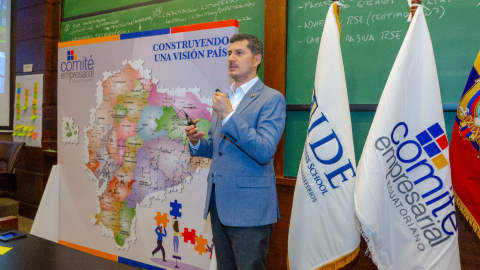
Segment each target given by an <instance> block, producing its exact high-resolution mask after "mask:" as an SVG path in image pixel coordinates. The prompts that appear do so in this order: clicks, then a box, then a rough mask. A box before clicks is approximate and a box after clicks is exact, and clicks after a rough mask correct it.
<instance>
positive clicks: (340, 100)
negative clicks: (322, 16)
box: [288, 4, 360, 270]
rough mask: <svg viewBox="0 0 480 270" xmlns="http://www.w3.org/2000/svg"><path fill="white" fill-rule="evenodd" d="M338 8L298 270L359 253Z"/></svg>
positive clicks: (320, 75) (293, 233) (314, 124)
mask: <svg viewBox="0 0 480 270" xmlns="http://www.w3.org/2000/svg"><path fill="white" fill-rule="evenodd" d="M335 9H337V12H338V7H337V6H336V4H333V5H332V6H331V7H330V9H329V10H328V14H327V18H326V20H325V27H324V29H323V34H322V40H321V42H320V49H319V52H318V59H317V67H316V74H315V88H314V90H313V98H312V106H311V112H310V121H309V125H308V135H307V140H306V142H305V148H304V151H303V155H302V161H301V163H300V168H299V172H298V177H297V185H296V187H295V195H294V199H293V206H292V215H291V219H290V229H289V235H288V254H289V255H288V256H289V267H290V269H292V270H296V269H299V270H303V269H317V268H319V267H322V266H328V267H332V268H333V269H338V268H341V267H343V266H344V265H346V264H347V263H349V262H350V261H352V260H353V259H354V258H355V256H356V255H357V254H358V251H359V244H360V235H359V234H358V233H357V231H356V229H355V220H354V205H353V191H354V185H355V182H354V181H355V174H356V172H355V168H356V166H355V153H354V148H353V138H352V125H351V120H350V108H349V103H348V96H347V85H346V82H345V72H344V68H343V60H342V53H341V49H340V33H339V25H338V24H337V18H336V15H335V11H334V10H335ZM337 14H338V13H337Z"/></svg>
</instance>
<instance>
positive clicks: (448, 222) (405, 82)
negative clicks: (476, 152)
mask: <svg viewBox="0 0 480 270" xmlns="http://www.w3.org/2000/svg"><path fill="white" fill-rule="evenodd" d="M445 135H446V134H445V121H444V119H443V110H442V101H441V98H440V87H439V84H438V76H437V69H436V66H435V58H434V55H433V48H432V42H431V40H430V34H429V32H428V28H427V23H426V21H425V16H424V13H423V7H421V6H419V7H418V9H417V11H416V14H415V16H414V18H413V21H412V23H411V24H410V27H409V30H408V32H407V35H406V37H405V40H404V41H403V44H402V47H401V48H400V52H399V53H398V56H397V59H396V60H395V64H394V65H393V68H392V71H391V73H390V76H389V77H388V81H387V84H386V85H385V89H384V90H383V94H382V97H381V99H380V102H379V104H378V109H377V112H376V114H375V118H374V120H373V124H372V127H371V128H370V132H369V134H368V137H367V141H366V143H365V147H364V149H363V154H362V157H361V159H360V162H359V164H358V168H357V182H356V187H355V211H356V214H357V217H358V219H359V221H360V223H361V231H362V234H363V236H364V238H365V240H366V241H367V243H368V248H369V252H370V255H371V257H372V259H373V261H374V262H375V263H376V264H377V266H378V268H379V269H388V270H395V269H402V270H403V269H435V270H441V269H448V270H455V269H460V258H459V251H458V239H457V228H456V218H455V214H456V213H455V206H454V195H453V190H452V181H451V177H450V166H449V162H448V160H449V158H448V140H447V137H446V136H445Z"/></svg>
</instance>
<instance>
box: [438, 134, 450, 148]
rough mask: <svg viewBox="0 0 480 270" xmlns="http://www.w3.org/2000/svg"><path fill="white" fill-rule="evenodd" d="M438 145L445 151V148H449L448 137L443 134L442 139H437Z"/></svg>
mask: <svg viewBox="0 0 480 270" xmlns="http://www.w3.org/2000/svg"><path fill="white" fill-rule="evenodd" d="M437 143H438V146H440V148H441V149H442V150H445V148H447V147H448V140H447V135H445V134H443V136H442V137H440V138H438V139H437Z"/></svg>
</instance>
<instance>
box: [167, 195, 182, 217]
mask: <svg viewBox="0 0 480 270" xmlns="http://www.w3.org/2000/svg"><path fill="white" fill-rule="evenodd" d="M170 207H171V208H172V210H170V216H173V217H175V219H177V218H181V217H182V213H180V209H182V204H181V203H178V202H177V200H175V202H170Z"/></svg>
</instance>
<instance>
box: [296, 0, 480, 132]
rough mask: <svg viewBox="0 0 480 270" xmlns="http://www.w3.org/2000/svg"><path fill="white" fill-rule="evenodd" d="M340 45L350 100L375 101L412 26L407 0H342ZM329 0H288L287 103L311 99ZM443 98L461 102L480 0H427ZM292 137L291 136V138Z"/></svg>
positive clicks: (477, 38) (479, 24) (475, 44)
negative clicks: (408, 21)
mask: <svg viewBox="0 0 480 270" xmlns="http://www.w3.org/2000/svg"><path fill="white" fill-rule="evenodd" d="M340 2H341V3H343V4H345V5H347V7H346V8H341V11H340V20H341V28H342V33H341V47H342V55H343V62H344V66H345V75H346V79H347V88H348V97H349V101H350V104H377V103H378V101H379V100H380V96H381V93H382V91H383V88H384V86H385V83H386V81H387V78H388V75H389V73H390V70H391V69H392V66H393V63H394V61H395V58H396V56H397V53H398V51H399V49H400V46H401V44H402V42H403V39H404V37H405V35H406V33H407V30H408V25H409V24H408V23H407V17H408V14H409V8H408V4H407V1H406V0H342V1H340ZM331 3H332V2H331V1H327V0H325V1H305V0H291V1H289V10H288V47H287V48H288V51H287V55H288V56H287V104H309V103H310V100H311V97H312V89H313V83H314V78H315V75H314V73H315V64H316V61H317V54H318V47H319V42H320V39H321V34H322V30H323V23H324V20H325V17H326V13H327V11H328V8H329V7H330V4H331ZM422 4H423V5H425V6H426V7H427V8H428V10H427V9H425V14H426V19H427V24H428V27H429V31H430V35H431V38H432V44H433V48H434V53H435V59H436V64H437V71H438V76H439V81H440V89H441V93H442V101H443V103H458V101H459V99H460V96H461V94H462V91H463V87H464V86H465V82H466V79H467V77H468V74H469V73H470V70H471V68H472V65H473V61H474V60H475V57H476V55H477V54H478V51H479V49H480V30H479V29H480V20H479V18H480V1H479V0H423V1H422ZM287 139H288V138H287Z"/></svg>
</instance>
